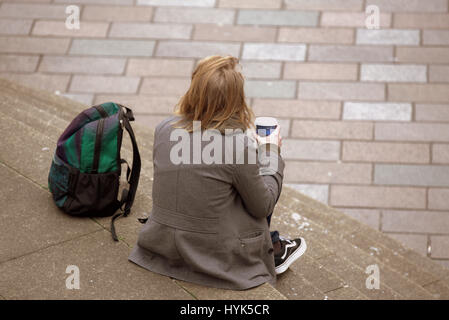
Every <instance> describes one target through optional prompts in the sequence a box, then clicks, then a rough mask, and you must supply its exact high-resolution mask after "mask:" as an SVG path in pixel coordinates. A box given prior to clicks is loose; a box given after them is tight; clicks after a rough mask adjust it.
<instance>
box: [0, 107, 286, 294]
mask: <svg viewBox="0 0 449 320" xmlns="http://www.w3.org/2000/svg"><path fill="white" fill-rule="evenodd" d="M28 102H29V100H28ZM0 110H1V113H2V116H1V122H0V134H2V135H3V137H4V140H3V141H2V148H5V149H8V150H9V149H11V150H12V152H10V153H4V154H2V156H0V162H1V163H3V164H5V165H6V166H7V167H8V168H11V170H13V171H15V172H18V173H21V174H22V173H24V174H23V175H24V176H25V177H27V179H28V181H29V183H33V182H34V183H35V184H36V185H38V186H40V187H41V188H42V189H45V188H46V182H47V175H48V168H49V164H50V163H51V158H52V156H53V150H46V149H45V148H49V147H48V146H49V145H54V144H55V141H56V140H54V137H53V135H54V133H52V132H58V131H53V130H50V131H48V130H46V129H45V126H41V125H40V124H41V123H40V121H34V122H33V123H31V122H30V119H32V118H26V119H25V120H24V122H21V121H18V120H17V119H14V118H11V117H9V116H8V115H6V114H7V112H5V110H6V108H5V105H4V104H1V108H0ZM19 119H20V118H19ZM25 122H27V123H28V124H26V123H25ZM55 123H59V124H62V122H59V121H56V120H54V123H53V125H54V124H55ZM30 124H34V125H35V128H33V127H31V126H30ZM67 124H68V123H67ZM67 124H65V126H66V125H67ZM65 126H64V128H65ZM36 128H38V129H40V130H46V131H44V132H47V134H48V135H51V136H52V138H50V137H49V136H48V135H45V134H44V133H43V132H41V131H39V130H37V129H36ZM56 128H58V127H55V129H56ZM59 129H61V128H59ZM59 134H60V133H59ZM59 134H57V135H58V136H59ZM16 146H20V148H17V147H16ZM21 159H27V160H26V161H21ZM33 160H34V161H33ZM36 160H37V161H36ZM142 179H143V181H145V180H146V182H147V184H150V180H149V179H148V177H147V176H146V175H143V177H142ZM142 185H143V186H145V183H143V184H142ZM149 187H150V188H151V186H149ZM143 198H148V197H147V196H145V195H140V196H139V198H138V199H136V206H137V207H143V206H144V205H143V203H142V201H141V199H143ZM47 201H49V203H50V206H51V207H52V208H53V209H54V210H56V208H55V207H54V205H53V204H52V203H51V199H50V194H49V193H48V192H47ZM31 204H32V203H31ZM147 210H148V207H147ZM133 211H134V210H133ZM30 212H32V210H26V212H25V213H27V214H29V213H30ZM57 215H58V216H63V217H67V218H69V219H74V218H71V217H68V216H66V215H61V213H60V212H59V211H58V212H57ZM109 219H110V218H105V219H100V220H101V221H100V223H94V226H97V227H99V226H101V227H104V226H105V225H106V220H107V225H109ZM82 220H83V221H95V220H96V219H82ZM122 221H128V222H129V224H132V225H133V226H134V227H133V228H132V229H133V230H130V231H132V232H129V233H128V232H126V233H125V235H126V234H130V233H132V234H133V235H137V233H138V229H140V227H141V225H140V224H139V223H138V222H137V220H136V219H122ZM97 222H98V221H97ZM101 222H104V224H103V223H101ZM66 228H67V229H70V228H69V227H66ZM58 230H61V228H59V229H58ZM127 240H128V241H127V242H121V243H124V244H125V245H126V247H127V248H128V253H129V250H130V246H129V243H135V239H133V240H134V241H129V240H130V238H128V239H127ZM105 241H106V240H105ZM107 241H109V242H110V241H111V240H110V236H109V237H108V238H107ZM126 257H127V255H126V256H123V257H122V258H123V260H124V261H126V260H127V259H126ZM128 265H131V266H134V268H137V269H141V268H139V267H137V266H135V265H133V264H130V263H128ZM148 273H149V274H153V273H150V272H148ZM164 278H166V277H164ZM166 279H167V280H168V281H173V280H171V279H168V278H166ZM176 283H177V285H178V287H182V288H184V290H185V288H186V287H188V286H186V285H180V283H179V282H176ZM5 288H6V287H5ZM162 288H165V286H164V285H162V286H160V288H159V290H163V289H162ZM44 289H45V288H44ZM194 289H195V293H190V292H189V294H190V295H191V296H192V297H204V298H205V297H208V296H215V297H216V298H219V297H221V298H220V299H241V298H242V293H241V292H238V291H229V290H218V289H213V288H205V287H200V286H199V287H196V288H194ZM192 290H193V289H192ZM0 294H1V292H0ZM6 298H8V295H6ZM150 298H151V296H150ZM245 298H246V299H285V297H284V296H283V295H282V294H280V293H279V292H278V291H277V290H276V289H274V288H273V287H272V286H270V285H269V284H266V285H264V286H260V287H258V288H255V289H252V290H247V291H245Z"/></svg>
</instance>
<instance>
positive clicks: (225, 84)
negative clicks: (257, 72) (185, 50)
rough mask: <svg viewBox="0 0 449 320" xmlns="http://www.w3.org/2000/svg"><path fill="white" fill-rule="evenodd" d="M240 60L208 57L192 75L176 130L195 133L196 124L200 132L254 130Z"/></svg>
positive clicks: (181, 105) (227, 57)
mask: <svg viewBox="0 0 449 320" xmlns="http://www.w3.org/2000/svg"><path fill="white" fill-rule="evenodd" d="M238 63H239V62H238V59H237V58H234V57H232V56H225V57H222V56H209V57H206V58H204V59H203V60H201V61H200V62H199V63H198V65H197V66H196V68H195V71H194V72H193V74H192V81H191V83H190V88H189V89H188V90H187V92H186V93H185V94H184V96H183V97H182V98H181V99H180V101H179V103H178V105H177V108H176V111H175V114H177V115H180V116H181V117H182V119H181V120H180V121H178V122H177V123H176V124H175V126H176V127H178V128H184V129H186V130H188V131H192V130H193V128H192V126H193V121H201V129H218V130H220V131H222V132H223V131H224V129H228V128H230V129H242V130H243V131H244V130H246V129H248V128H250V127H251V126H253V124H252V119H253V117H254V114H253V112H252V110H251V109H250V108H249V107H248V106H247V105H246V102H245V93H244V89H243V86H244V78H243V75H242V74H241V73H240V72H239V71H238V70H236V67H237V66H239V64H238Z"/></svg>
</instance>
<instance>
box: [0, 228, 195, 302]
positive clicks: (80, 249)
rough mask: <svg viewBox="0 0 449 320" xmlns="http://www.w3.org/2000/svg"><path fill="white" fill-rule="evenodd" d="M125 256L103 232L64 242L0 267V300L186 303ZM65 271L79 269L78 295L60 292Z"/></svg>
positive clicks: (169, 284) (168, 283)
mask: <svg viewBox="0 0 449 320" xmlns="http://www.w3.org/2000/svg"><path fill="white" fill-rule="evenodd" d="M129 252H130V249H129V248H128V247H127V246H126V245H124V244H123V243H121V242H113V241H111V234H110V233H109V232H107V231H104V230H103V231H98V232H95V233H92V234H90V235H88V236H85V237H80V238H78V239H74V240H71V241H66V242H64V243H61V244H58V245H54V246H51V247H48V248H45V249H43V250H40V251H37V252H35V253H32V254H29V255H26V256H24V257H21V258H18V259H14V260H11V261H8V262H5V263H2V264H0V274H1V276H0V290H1V293H0V294H2V295H3V296H4V297H5V298H6V299H192V296H191V295H190V294H188V293H187V292H186V291H185V290H183V289H182V288H181V287H179V286H178V285H176V284H175V283H174V282H173V281H172V280H170V279H169V278H167V277H163V276H160V275H157V274H155V273H152V272H148V271H147V270H145V269H143V268H141V267H139V266H137V265H135V264H133V263H130V262H129V261H128V260H127V256H128V254H129ZM69 265H75V266H77V267H78V268H79V272H80V289H79V290H75V289H74V290H69V289H67V287H66V279H67V277H69V275H70V274H67V273H66V268H67V266H69ZM161 288H164V289H163V290H161Z"/></svg>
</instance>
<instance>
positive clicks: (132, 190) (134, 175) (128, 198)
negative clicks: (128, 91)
mask: <svg viewBox="0 0 449 320" xmlns="http://www.w3.org/2000/svg"><path fill="white" fill-rule="evenodd" d="M123 108H125V110H126V112H125V114H124V117H123V118H122V119H121V121H123V122H122V125H123V127H124V128H125V129H126V131H127V132H128V134H129V137H130V138H131V144H132V147H133V163H132V168H131V174H130V175H129V174H128V173H127V179H128V176H129V179H128V183H129V190H127V189H123V192H122V198H121V201H120V202H121V206H122V207H123V205H124V206H125V207H124V208H123V211H122V212H119V213H116V214H115V215H114V216H113V217H112V220H111V233H112V238H113V239H114V240H115V241H118V238H117V234H116V232H115V227H114V220H115V219H117V218H118V217H119V216H122V215H123V216H125V217H126V216H127V215H128V214H129V213H130V211H131V207H132V205H133V203H134V198H135V196H136V191H137V186H138V185H139V177H140V167H141V160H140V153H139V148H138V146H137V141H136V137H135V135H134V131H133V129H132V127H131V124H130V123H129V122H130V121H134V115H133V113H132V110H131V109H129V108H127V107H123Z"/></svg>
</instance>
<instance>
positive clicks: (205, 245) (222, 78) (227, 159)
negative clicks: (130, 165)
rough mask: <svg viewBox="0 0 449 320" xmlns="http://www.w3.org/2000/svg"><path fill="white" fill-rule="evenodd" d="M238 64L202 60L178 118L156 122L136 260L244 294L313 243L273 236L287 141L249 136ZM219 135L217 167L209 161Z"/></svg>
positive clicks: (248, 111)
mask: <svg viewBox="0 0 449 320" xmlns="http://www.w3.org/2000/svg"><path fill="white" fill-rule="evenodd" d="M239 67H240V66H239V64H238V60H237V59H236V58H234V57H230V56H226V57H221V56H211V57H207V58H205V59H203V60H201V61H200V62H199V64H198V66H197V67H196V69H195V71H194V72H193V74H192V81H191V85H190V88H189V89H188V91H187V93H186V94H185V95H184V96H183V97H182V99H181V100H180V102H179V105H178V108H177V111H176V114H175V115H174V116H171V117H169V118H168V119H165V120H164V121H162V122H161V123H160V124H159V125H158V126H157V128H156V130H155V135H154V146H153V148H154V150H153V160H154V181H153V190H152V197H153V208H152V212H151V214H150V216H149V219H148V221H147V222H146V224H145V225H144V227H143V228H142V230H141V231H140V234H139V238H138V241H137V244H136V245H135V247H134V249H133V251H132V253H131V255H130V256H129V260H131V261H132V262H134V263H136V264H138V265H140V266H142V267H144V268H146V269H148V270H151V271H153V272H156V273H159V274H163V275H166V276H169V277H173V278H176V279H180V280H184V281H189V282H194V283H198V284H202V285H206V286H212V287H217V288H225V289H237V290H242V289H248V288H251V287H255V286H258V285H260V284H262V283H265V282H270V283H272V284H274V282H275V280H276V274H280V273H282V272H284V271H285V270H287V269H288V267H289V266H290V265H291V264H292V263H293V262H294V261H295V260H296V259H298V258H299V257H300V256H301V255H302V254H303V253H304V251H305V249H306V244H305V241H304V239H302V238H297V239H294V240H288V239H285V238H282V237H280V236H279V233H278V232H277V231H272V232H271V233H270V231H269V225H270V220H271V214H272V212H273V209H274V206H275V204H276V202H277V200H278V198H279V196H280V193H281V188H282V179H283V171H284V161H283V160H282V158H281V156H280V147H281V143H282V138H281V135H280V130H279V126H278V127H277V128H276V130H275V131H274V132H273V133H272V134H271V135H269V136H268V137H260V136H257V135H255V134H254V135H251V134H247V133H248V132H254V130H253V119H252V118H253V113H252V111H251V109H250V108H249V107H248V106H247V105H246V102H245V95H244V90H243V87H244V78H243V76H242V74H241V73H240V72H239V70H238V68H239ZM206 132H210V134H207V135H206ZM201 134H202V138H201ZM205 137H206V138H205ZM179 138H181V140H183V141H182V142H179ZM212 138H213V143H214V148H213V156H212V157H213V159H214V160H215V161H212V163H211V161H209V160H210V159H209V160H207V159H205V156H206V158H207V156H209V155H210V151H211V148H210V145H209V144H212V142H210V143H209V144H208V142H209V141H211V140H212ZM239 145H242V146H244V148H241V149H239V148H238V146H239ZM180 146H181V147H182V148H180ZM180 152H181V153H182V155H181V156H180ZM252 155H256V156H255V157H252ZM200 158H201V159H200ZM252 159H255V161H251V160H252Z"/></svg>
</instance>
